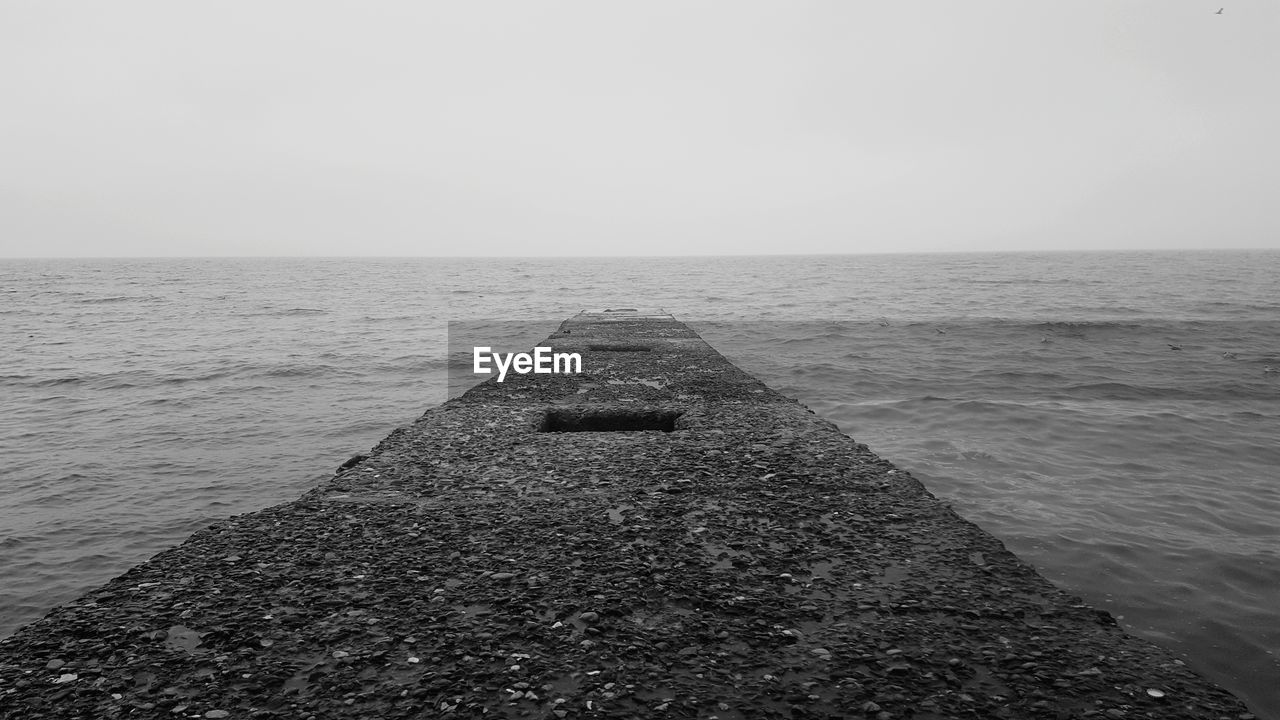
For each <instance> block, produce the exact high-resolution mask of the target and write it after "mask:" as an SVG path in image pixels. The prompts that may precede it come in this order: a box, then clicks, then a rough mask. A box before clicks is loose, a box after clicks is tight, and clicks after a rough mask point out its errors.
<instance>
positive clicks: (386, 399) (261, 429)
mask: <svg viewBox="0 0 1280 720" xmlns="http://www.w3.org/2000/svg"><path fill="white" fill-rule="evenodd" d="M1278 274H1280V252H1273V251H1222V252H1134V253H1011V254H1000V253H992V254H935V255H864V256H859V255H848V256H823V257H799V256H796V257H724V258H617V259H601V258H541V259H456V258H455V259H430V258H415V259H349V258H344V259H155V260H137V259H128V260H125V259H115V260H3V261H0V405H2V407H0V450H2V451H3V456H2V460H0V488H2V489H3V493H0V635H7V634H10V633H12V632H13V631H15V630H16V629H17V628H18V627H19V626H21V625H22V624H24V623H26V622H30V621H31V620H34V619H36V618H38V617H40V616H41V615H43V614H44V613H45V612H47V611H48V610H49V609H51V608H52V607H54V606H55V605H57V604H59V603H63V602H66V601H69V600H71V599H73V598H75V597H77V596H78V595H79V594H81V593H83V592H84V591H86V590H87V589H89V588H91V587H93V586H96V585H98V584H101V583H102V582H104V581H106V580H108V579H109V578H111V577H113V576H115V575H117V574H119V573H121V572H123V571H124V570H125V569H127V568H129V567H130V566H132V565H134V564H136V563H139V562H141V561H143V560H145V559H147V558H148V557H150V556H151V555H153V554H155V553H156V552H159V551H160V550H163V549H165V548H167V547H169V546H171V545H174V544H176V543H179V542H181V541H182V540H183V539H184V538H185V537H187V536H188V535H189V534H190V533H192V532H193V531H195V530H197V529H199V528H201V527H203V526H205V525H207V524H209V523H210V522H212V521H214V520H217V519H219V518H223V517H226V516H228V515H232V514H236V513H242V512H250V511H253V510H256V509H260V508H263V507H266V506H269V505H272V504H276V503H280V502H285V501H288V500H292V499H294V498H296V497H297V496H298V495H300V494H302V493H303V492H305V491H306V490H307V489H309V488H311V487H314V486H315V485H316V484H317V483H319V482H321V481H323V480H324V479H325V478H326V477H328V476H329V475H331V474H332V472H333V471H334V469H335V468H336V467H337V466H338V465H339V464H340V463H341V462H343V461H344V460H345V459H347V458H348V457H349V456H350V455H352V454H354V453H357V452H363V451H366V450H367V449H368V448H370V447H371V446H372V445H374V444H375V443H376V442H377V441H378V440H380V439H381V438H382V437H384V436H385V435H386V434H387V433H388V432H390V431H391V430H392V429H394V428H395V427H396V426H399V425H403V424H406V423H408V422H411V421H412V420H413V419H414V418H415V417H417V416H418V415H420V414H421V413H422V412H423V411H425V410H426V409H428V408H430V407H432V406H434V405H437V404H439V403H440V402H442V401H443V400H444V399H445V398H446V396H447V393H448V388H449V384H448V382H447V378H448V374H449V372H450V370H451V369H452V372H453V375H454V377H455V378H457V377H458V376H459V374H460V373H465V372H466V369H465V367H464V366H465V364H466V363H467V362H468V361H469V356H468V355H467V354H468V353H470V350H471V349H470V348H469V347H468V348H452V349H451V348H450V347H449V345H448V342H447V340H448V335H447V328H448V323H450V322H459V321H461V322H465V323H466V324H467V326H468V327H469V328H471V329H472V331H473V332H480V333H481V334H485V333H486V332H488V333H489V337H488V338H487V342H486V343H485V344H486V345H490V346H492V347H494V348H495V349H501V350H503V351H506V352H511V351H520V350H527V349H529V348H530V347H532V346H533V345H534V344H536V343H537V342H538V341H540V340H542V339H543V338H545V337H547V336H548V335H549V334H550V333H551V332H553V331H554V330H555V328H556V326H557V325H558V324H559V322H560V321H561V320H563V319H565V318H567V317H569V316H571V315H573V314H574V313H576V312H578V311H579V310H581V309H584V308H600V307H609V306H615V307H617V306H627V307H635V306H645V307H655V306H656V307H663V308H665V309H666V310H667V311H669V312H671V313H673V314H674V315H675V316H676V317H677V319H679V320H682V321H685V322H687V323H688V324H690V325H691V326H692V327H693V328H694V329H695V330H697V331H698V332H700V333H701V334H702V335H703V337H704V338H705V339H706V340H707V341H708V342H710V343H711V344H712V345H713V346H714V347H716V348H717V349H718V350H719V351H721V352H722V353H723V354H725V355H726V356H728V357H729V359H731V360H732V361H734V362H735V363H736V364H738V365H739V366H740V367H742V368H743V369H744V370H746V371H748V372H750V373H752V374H754V375H755V376H757V377H758V378H760V379H761V380H763V381H764V382H766V383H768V384H769V385H770V386H772V387H774V388H775V389H777V390H779V391H781V392H783V393H784V394H787V395H789V396H792V397H795V398H797V399H798V400H800V401H801V402H803V403H805V404H806V405H808V406H809V407H811V408H812V409H814V410H815V411H816V412H817V413H819V414H820V415H822V416H823V417H826V418H828V419H830V420H832V421H834V422H836V423H837V424H838V425H839V426H840V427H841V429H842V430H843V431H844V432H846V433H848V434H849V435H851V436H853V437H854V438H856V439H857V440H859V441H861V442H865V443H867V444H868V445H870V446H871V448H872V449H873V450H875V451H876V452H877V453H879V454H880V455H881V456H883V457H885V458H886V459H888V460H890V461H892V462H894V463H895V464H897V465H898V466H899V467H900V468H903V469H904V470H907V471H909V472H911V473H912V474H913V475H914V476H916V477H917V478H919V479H920V480H921V481H923V482H924V483H925V485H926V487H928V488H929V490H930V491H931V492H933V493H934V494H935V495H937V496H938V497H939V498H941V499H943V500H944V501H946V502H949V503H951V504H952V506H953V507H954V508H955V509H956V510H957V511H958V512H959V513H960V514H961V515H963V516H965V517H967V518H969V519H971V520H973V521H975V522H976V523H978V524H979V525H981V526H982V527H983V528H985V529H986V530H988V531H990V532H991V533H993V534H994V535H996V536H997V537H999V538H1000V539H1002V540H1003V541H1004V542H1005V543H1006V544H1007V545H1008V547H1009V548H1010V549H1011V550H1013V551H1014V552H1016V553H1017V554H1018V555H1019V556H1021V557H1022V558H1023V559H1025V560H1027V561H1029V562H1031V563H1032V564H1033V565H1035V566H1036V567H1037V568H1038V569H1039V570H1040V572H1041V573H1042V574H1043V575H1045V576H1046V577H1047V578H1049V579H1050V580H1052V581H1053V582H1055V583H1057V584H1058V585H1059V586H1061V587H1063V588H1065V589H1067V590H1068V591H1070V592H1072V593H1073V594H1077V595H1080V596H1082V597H1083V598H1085V599H1086V600H1087V601H1089V602H1090V603H1093V604H1095V605H1097V606H1098V607H1101V608H1104V609H1106V610H1109V611H1110V612H1112V613H1113V614H1114V615H1116V616H1118V617H1119V618H1120V622H1121V624H1122V625H1123V626H1124V627H1125V628H1126V629H1127V630H1128V631H1129V632H1132V633H1134V634H1137V635H1140V636H1143V637H1146V638H1150V639H1152V640H1154V641H1156V642H1158V643H1161V644H1163V645H1165V646H1167V647H1170V648H1172V649H1173V650H1175V651H1176V652H1178V653H1180V654H1182V655H1183V656H1184V657H1185V660H1186V662H1187V663H1188V664H1189V665H1191V666H1192V667H1194V668H1196V669H1197V670H1199V671H1200V672H1202V673H1204V674H1206V675H1208V676H1209V677H1211V678H1212V679H1214V680H1215V681H1217V682H1219V683H1221V684H1222V685H1224V686H1226V687H1228V688H1230V689H1231V690H1233V691H1234V692H1236V693H1237V694H1239V695H1241V696H1242V697H1243V698H1245V699H1246V701H1247V702H1249V703H1250V704H1251V706H1252V707H1253V708H1254V709H1255V710H1256V711H1257V712H1259V713H1260V714H1263V715H1264V716H1265V715H1270V716H1274V717H1280V690H1278V689H1277V685H1276V683H1275V679H1276V678H1277V677H1278V676H1280V661H1278V658H1277V656H1276V653H1277V651H1280V529H1277V528H1280V470H1278V469H1277V468H1280V450H1277V446H1278V445H1280V443H1278V442H1277V440H1276V439H1277V438H1280V292H1277V288H1278V287H1280V284H1278V283H1277V282H1276V280H1275V278H1276V277H1277V275H1278ZM512 320H515V321H518V322H515V323H512V322H510V321H512ZM464 377H465V375H464ZM476 379H477V380H478V379H479V378H476Z"/></svg>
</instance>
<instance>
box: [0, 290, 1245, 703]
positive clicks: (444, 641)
mask: <svg viewBox="0 0 1280 720" xmlns="http://www.w3.org/2000/svg"><path fill="white" fill-rule="evenodd" d="M544 345H549V346H551V347H553V348H555V349H556V350H559V351H564V352H579V353H581V355H582V359H583V373H582V374H580V375H534V374H530V375H516V374H509V375H508V376H507V378H506V381H505V382H503V383H501V384H499V383H497V382H494V381H492V380H490V381H488V382H485V383H483V384H481V385H478V386H476V387H475V388H473V389H472V390H470V391H469V392H468V393H466V394H465V395H463V396H462V397H459V398H456V399H454V400H451V401H449V402H447V403H445V404H444V405H442V406H440V407H438V408H435V409H432V410H430V411H428V412H427V413H426V414H425V415H423V416H422V417H421V418H420V419H419V420H418V421H416V422H415V423H414V424H412V425H411V426H408V427H404V428H400V429H398V430H396V431H395V432H393V433H392V434H391V435H390V436H389V437H387V438H386V439H385V440H384V441H382V442H381V443H380V444H379V445H378V446H377V447H376V448H374V449H373V450H372V451H371V452H369V453H368V455H367V456H356V457H354V458H352V460H351V461H349V462H348V463H345V464H344V465H343V467H341V468H340V469H339V470H338V472H337V473H336V474H335V476H334V477H333V478H332V479H331V480H329V481H328V482H326V483H325V484H324V485H322V486H321V487H318V488H316V489H314V490H313V491H311V492H309V493H307V494H306V495H304V496H303V497H302V498H300V499H298V500H296V501H294V502H291V503H286V504H283V505H278V506H275V507H271V508H268V509H266V510H262V511H260V512H255V513H250V514H247V515H240V516H236V517H232V518H229V519H227V520H225V521H223V522H219V523H217V524H215V525H212V526H210V527H209V528H207V529H205V530H202V531H200V532H197V533H196V534H194V535H193V536H192V537H191V538H190V539H189V540H187V541H186V542H185V543H183V544H182V545H180V546H178V547H175V548H173V549H170V550H167V551H165V552H162V553H160V554H159V555H157V556H155V557H154V558H152V559H151V560H149V561H148V562H146V563H144V564H142V565H139V566H138V567H135V568H133V569H132V570H130V571H128V572H126V573H125V574H123V575H121V576H120V577H118V578H116V579H114V580H112V581H111V582H109V583H107V584H106V585H104V586H103V587H101V588H99V589H97V590H94V591H92V592H90V593H88V594H87V595H85V596H84V597H82V598H80V599H79V600H77V601H75V602H73V603H70V604H67V605H65V606H62V607H59V608H56V609H54V610H53V611H52V612H50V613H49V614H48V616H46V617H45V618H44V619H42V620H40V621H37V622H35V623H32V624H30V625H28V626H26V627H25V628H23V629H22V630H20V631H19V632H18V633H17V634H16V635H14V636H12V637H10V638H8V639H6V640H4V641H2V642H0V717H4V718H115V717H164V718H175V717H186V718H196V717H200V718H311V717H314V718H410V717H413V718H418V717H481V716H483V717H528V718H603V717H655V718H720V719H721V720H729V719H731V718H769V717H784V718H875V719H877V720H890V719H893V718H953V717H954V718H1099V719H1101V720H1106V719H1110V718H1165V719H1168V718H1214V719H1217V718H1249V717H1251V716H1250V715H1249V714H1248V710H1247V708H1245V706H1244V705H1242V704H1241V702H1240V701H1239V700H1237V699H1236V698H1234V697H1233V696H1231V695H1230V694H1228V693H1227V692H1225V691H1223V690H1222V689H1220V688H1218V687H1216V686H1214V685H1213V684H1211V683H1209V682H1208V681H1206V680H1204V679H1203V678H1201V677H1199V676H1198V675H1196V674H1195V673H1193V672H1192V671H1191V670H1190V669H1188V668H1187V667H1186V666H1185V665H1184V664H1183V662H1182V661H1180V660H1179V659H1177V658H1176V657H1175V656H1174V655H1173V654H1171V653H1170V652H1168V651H1166V650H1164V649H1162V648H1159V647H1157V646H1155V645H1152V644H1150V643H1148V642H1145V641H1142V640H1139V639H1136V638H1134V637H1131V636H1128V635H1126V634H1124V633H1123V632H1122V631H1121V629H1120V628H1119V627H1117V625H1116V623H1115V621H1114V620H1113V619H1112V618H1111V617H1110V616H1109V615H1108V614H1107V613H1105V612H1102V611H1099V610H1096V609H1094V608H1091V607H1089V606H1087V605H1085V604H1084V603H1083V602H1081V601H1080V600H1079V599H1078V598H1074V597H1071V596H1069V595H1067V594H1065V593H1063V592H1062V591H1060V590H1059V589H1057V588H1056V587H1054V586H1053V585H1051V584H1050V583H1049V582H1047V581H1046V580H1045V579H1043V578H1042V577H1041V576H1040V575H1038V574H1037V573H1036V572H1035V571H1034V570H1033V569H1032V568H1031V567H1029V566H1028V565H1026V564H1025V563H1023V562H1022V561H1020V560H1019V559H1018V558H1017V557H1015V556H1014V555H1013V554H1011V553H1010V552H1008V551H1007V550H1006V549H1005V548H1004V546H1003V545H1002V544H1001V543H1000V541H999V540H997V539H995V538H994V537H992V536H991V535H989V534H987V533H986V532H984V531H983V530H981V529H980V528H978V527H977V526H975V525H973V524H972V523H970V522H968V521H966V520H964V519H962V518H960V517H958V516H957V515H956V514H955V513H954V512H952V510H951V509H950V508H949V507H948V506H947V505H946V504H944V503H942V502H939V501H938V500H937V499H935V498H934V497H933V496H932V495H930V494H929V493H928V492H927V491H926V490H925V489H924V487H923V486H922V485H921V484H920V483H919V482H918V481H916V480H915V479H914V478H912V477H911V476H910V475H909V474H908V473H905V472H903V471H900V470H897V469H896V468H894V466H893V465H892V464H890V463H888V462H886V461H884V460H882V459H880V458H879V457H877V456H876V455H875V454H873V453H872V452H871V451H870V450H868V449H867V447H866V446H864V445H861V444H859V443H857V442H855V441H853V440H851V439H850V438H848V437H846V436H845V435H843V434H841V433H840V432H839V431H838V430H837V429H836V427H835V426H834V425H832V424H831V423H829V422H826V421H824V420H822V419H820V418H818V417H816V416H814V415H813V414H812V413H811V412H810V411H808V410H806V409H805V408H804V407H802V406H801V405H799V404H797V403H796V402H794V401H792V400H789V399H787V398H785V397H782V396H781V395H778V394H777V393H775V392H774V391H772V390H770V389H769V388H767V387H765V386H764V385H762V384H761V383H760V382H759V381H757V380H755V379H754V378H752V377H751V376H749V375H747V374H745V373H743V372H742V371H741V370H739V369H738V368H736V367H734V366H733V365H731V364H730V363H728V361H726V360H725V359H724V358H723V357H721V356H720V355H719V354H717V353H716V352H715V351H714V350H712V349H711V348H710V347H709V346H708V345H706V343H704V342H703V341H702V340H701V339H699V338H698V337H697V335H695V334H694V333H693V332H692V331H690V330H689V329H688V328H687V327H685V326H684V325H682V324H680V323H678V322H676V321H674V320H673V319H671V318H670V317H667V316H664V315H661V314H659V313H652V314H646V313H643V312H620V311H594V312H587V313H584V314H582V315H579V316H576V317H574V318H572V319H570V320H568V321H566V322H565V323H564V325H563V326H562V327H561V329H560V330H559V331H557V333H556V334H555V335H553V336H552V337H551V338H549V339H548V340H547V341H546V342H545V343H544ZM627 426H644V427H666V428H668V429H671V430H672V431H670V432H666V431H664V430H662V429H648V430H629V431H627V430H622V431H617V428H620V427H627ZM592 427H600V428H606V429H610V430H614V431H597V432H591V431H584V430H586V429H589V428H592ZM263 482H270V478H269V477H264V478H263Z"/></svg>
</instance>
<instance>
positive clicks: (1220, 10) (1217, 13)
mask: <svg viewBox="0 0 1280 720" xmlns="http://www.w3.org/2000/svg"><path fill="white" fill-rule="evenodd" d="M1225 9H1226V8H1218V12H1216V13H1214V15H1221V14H1222V11H1223V10H1225Z"/></svg>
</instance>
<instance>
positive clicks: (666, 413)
mask: <svg viewBox="0 0 1280 720" xmlns="http://www.w3.org/2000/svg"><path fill="white" fill-rule="evenodd" d="M682 414H683V411H681V410H629V409H626V408H598V409H589V410H584V409H567V408H565V409H555V410H548V411H547V414H546V415H544V416H543V418H542V423H541V424H539V425H538V432H630V431H636V430H661V431H662V432H671V431H673V430H675V429H676V419H677V418H679V417H680V416H681V415H682Z"/></svg>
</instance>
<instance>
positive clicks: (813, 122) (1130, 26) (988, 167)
mask: <svg viewBox="0 0 1280 720" xmlns="http://www.w3.org/2000/svg"><path fill="white" fill-rule="evenodd" d="M1220 2H1228V5H1227V6H1226V7H1225V10H1224V12H1223V14H1221V15H1217V14H1215V11H1216V10H1217V9H1218V7H1219V3H1220ZM1278 69H1280V3H1277V2H1274V1H1273V0H1249V1H1247V2H1241V1H1236V2H1229V0H1210V1H1209V2H1199V1H1196V0H1097V1H1096V2H1081V1H1080V0H1007V1H1001V2H987V1H983V0H968V1H966V2H957V1H956V0H936V1H935V0H924V1H920V2H910V1H900V0H878V1H877V2H857V1H853V0H842V1H836V0H832V1H830V2H797V1H795V0H786V1H783V0H777V1H776V2H754V1H746V0H716V1H710V0H707V1H702V0H680V1H678V2H676V1H671V2H666V1H662V0H657V1H655V0H643V1H640V0H633V1H632V0H629V1H626V2H623V1H622V0H616V1H614V0H606V1H602V0H582V1H578V2H548V1H546V0H519V1H518V2H517V1H515V0H512V1H505V2H504V1H501V0H498V1H489V2H464V1H461V0H450V1H448V2H428V1H425V0H415V1H413V2H409V1H405V2H343V3H337V2H324V1H318V0H306V1H299V2H276V1H264V2H173V0H163V1H157V2H132V1H129V0H122V1H117V2H109V3H108V2H88V1H86V2H49V1H48V0H31V1H29V2H25V1H18V0H0V107H2V108H3V110H2V111H0V256H10V257H13V256H17V257H50V256H117V255H119V256H138V255H141V256H170V255H181V256H205V255H316V256H327V255H543V254H555V255H678V254H750V253H846V252H884V251H917V250H918V251H953V250H1009V249H1025V250H1039V249H1095V248H1096V249H1104V248H1106V249H1111V248H1115V249H1119V248H1135V249H1136V248H1201V247H1270V248H1277V247H1280V140H1278V139H1277V137H1278V133H1280V130H1278V128H1280V79H1278V78H1280V75H1278V74H1277V71H1278Z"/></svg>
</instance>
